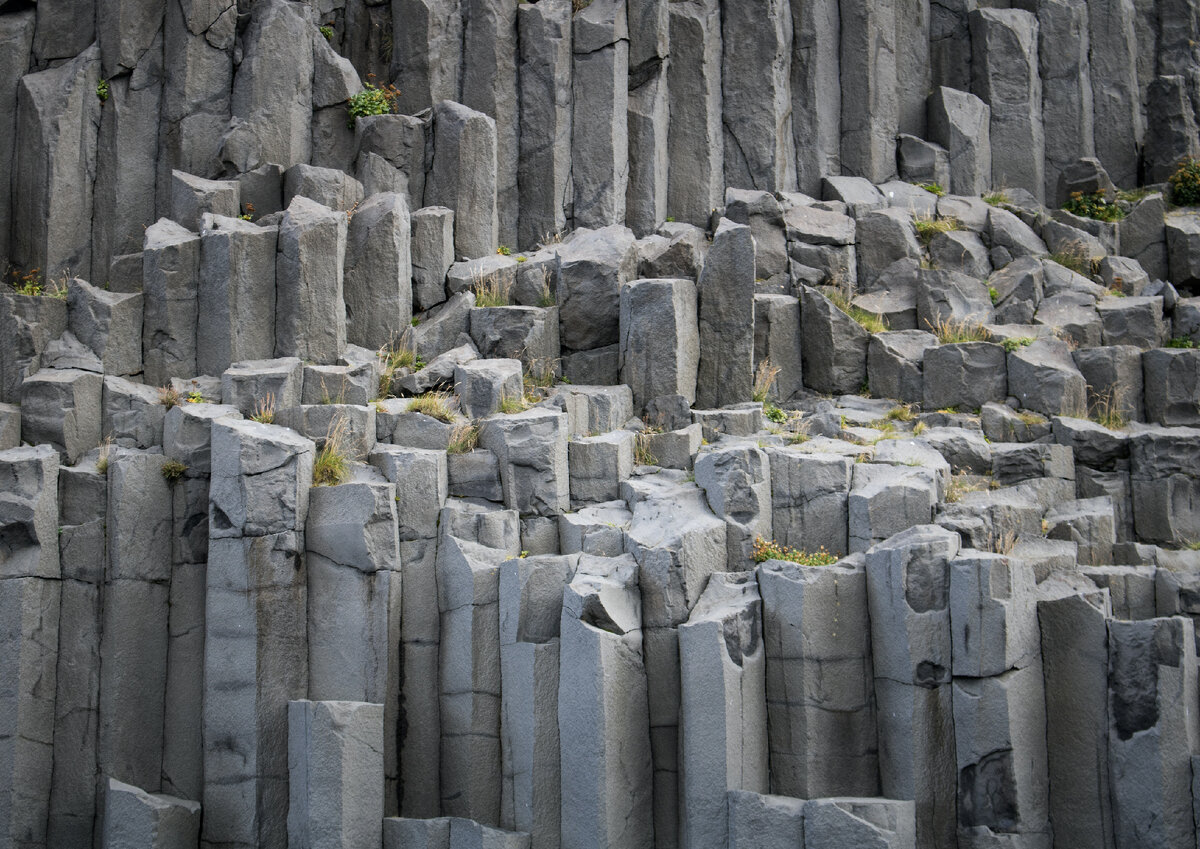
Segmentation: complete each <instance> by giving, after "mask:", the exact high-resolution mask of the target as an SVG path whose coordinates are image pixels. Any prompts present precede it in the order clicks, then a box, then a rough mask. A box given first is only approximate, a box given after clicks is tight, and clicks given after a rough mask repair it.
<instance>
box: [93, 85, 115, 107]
mask: <svg viewBox="0 0 1200 849" xmlns="http://www.w3.org/2000/svg"><path fill="white" fill-rule="evenodd" d="M111 94H112V90H111V89H110V88H109V87H108V80H100V82H98V83H96V97H97V98H99V100H100V102H101V103H107V102H108V98H109V96H110V95H111Z"/></svg>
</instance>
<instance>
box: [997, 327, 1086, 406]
mask: <svg viewBox="0 0 1200 849" xmlns="http://www.w3.org/2000/svg"><path fill="white" fill-rule="evenodd" d="M1008 391H1009V393H1010V394H1012V395H1015V396H1016V397H1017V399H1018V400H1019V401H1020V402H1021V406H1022V407H1025V408H1026V409H1030V410H1035V411H1037V412H1039V413H1043V414H1045V415H1047V416H1052V415H1053V416H1057V415H1062V416H1079V415H1082V414H1083V412H1084V410H1085V409H1086V408H1087V403H1086V401H1087V398H1086V396H1087V383H1086V382H1085V380H1084V377H1083V375H1082V374H1081V373H1080V372H1079V370H1078V369H1077V368H1076V367H1075V361H1074V360H1073V359H1072V358H1071V349H1070V348H1069V347H1067V343H1065V342H1062V341H1060V340H1058V339H1042V340H1039V341H1037V342H1034V343H1033V344H1032V345H1028V346H1026V347H1022V348H1018V349H1017V350H1015V351H1013V352H1012V353H1010V354H1009V355H1008Z"/></svg>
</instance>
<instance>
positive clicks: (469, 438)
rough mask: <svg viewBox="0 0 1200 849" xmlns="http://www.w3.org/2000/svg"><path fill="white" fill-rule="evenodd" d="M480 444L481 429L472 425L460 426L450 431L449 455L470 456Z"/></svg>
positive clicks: (447, 450)
mask: <svg viewBox="0 0 1200 849" xmlns="http://www.w3.org/2000/svg"><path fill="white" fill-rule="evenodd" d="M478 444H479V428H478V427H476V426H475V425H472V424H460V425H458V426H457V427H455V428H454V430H452V431H450V444H449V445H448V446H447V447H446V453H447V454H469V453H471V452H472V451H474V450H475V446H476V445H478Z"/></svg>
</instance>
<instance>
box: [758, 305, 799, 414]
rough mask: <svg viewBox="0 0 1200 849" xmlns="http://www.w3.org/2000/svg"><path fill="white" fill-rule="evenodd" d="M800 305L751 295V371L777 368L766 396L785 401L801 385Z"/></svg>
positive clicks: (797, 390)
mask: <svg viewBox="0 0 1200 849" xmlns="http://www.w3.org/2000/svg"><path fill="white" fill-rule="evenodd" d="M800 352H801V343H800V305H799V303H797V301H796V299H795V298H793V297H789V296H788V295H755V296H754V368H755V370H757V369H759V368H762V367H763V366H762V363H764V362H766V363H768V365H767V366H766V367H767V368H773V369H775V368H777V369H779V374H777V375H776V377H775V383H774V384H773V386H772V387H771V389H770V390H769V395H770V397H773V398H779V399H781V400H785V401H786V400H788V399H789V398H791V397H792V396H793V395H795V394H796V393H797V392H799V391H800V389H801V387H802V386H803V385H804V383H803V372H802V368H801V362H802V361H801V354H800Z"/></svg>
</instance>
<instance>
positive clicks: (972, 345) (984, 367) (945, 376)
mask: <svg viewBox="0 0 1200 849" xmlns="http://www.w3.org/2000/svg"><path fill="white" fill-rule="evenodd" d="M924 377H925V406H926V407H927V408H929V409H934V410H936V409H940V408H943V407H953V406H955V405H956V404H961V405H962V406H963V407H965V408H970V407H982V406H983V405H984V404H986V403H987V402H989V401H1003V400H1004V399H1005V397H1007V395H1008V377H1007V372H1006V369H1005V354H1004V348H1002V347H1001V346H999V345H995V344H993V343H991V342H959V343H956V344H951V345H939V346H938V347H936V348H930V349H929V350H927V351H926V352H925V361H924Z"/></svg>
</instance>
